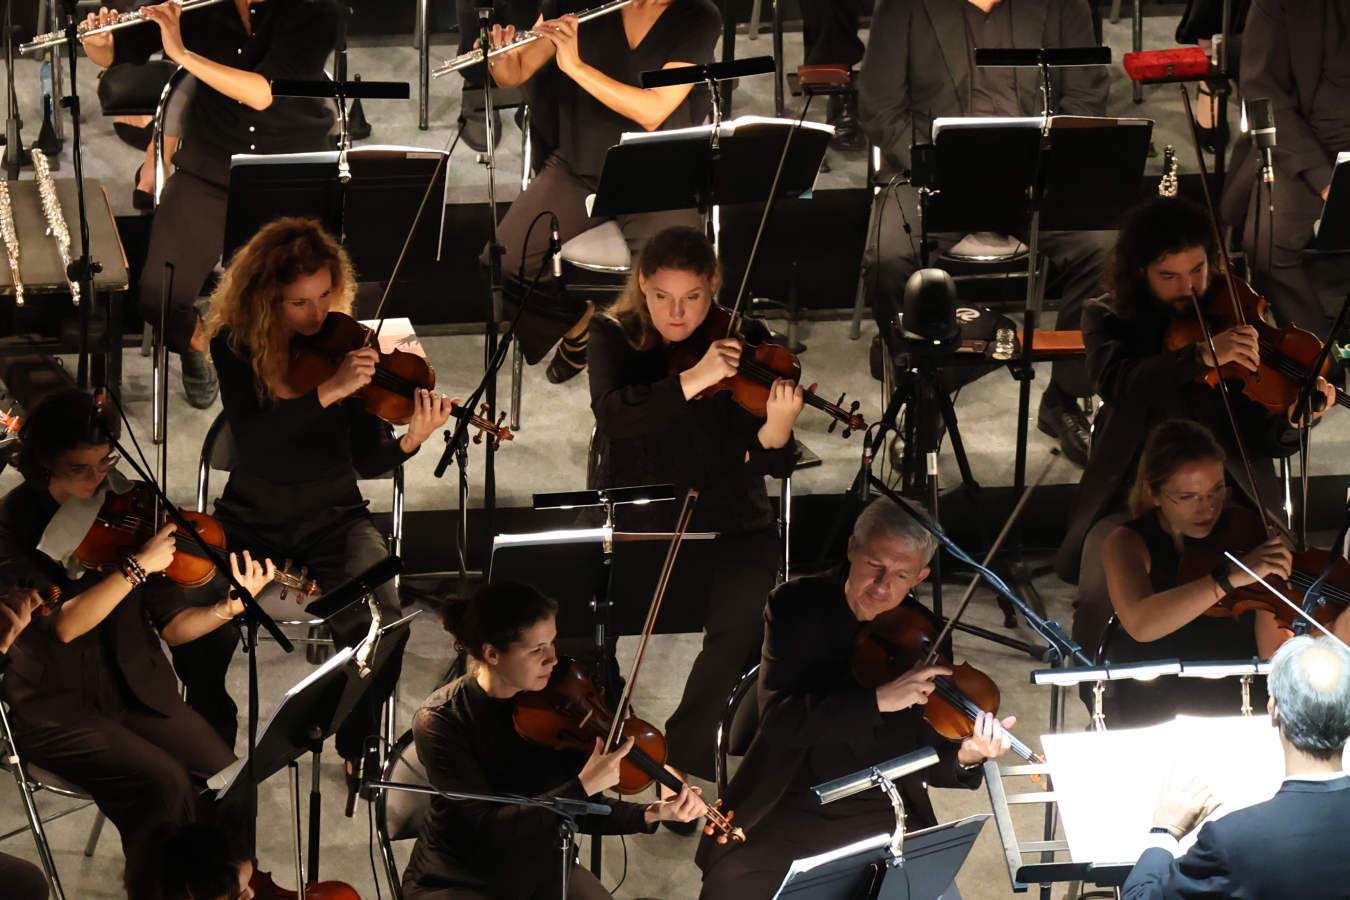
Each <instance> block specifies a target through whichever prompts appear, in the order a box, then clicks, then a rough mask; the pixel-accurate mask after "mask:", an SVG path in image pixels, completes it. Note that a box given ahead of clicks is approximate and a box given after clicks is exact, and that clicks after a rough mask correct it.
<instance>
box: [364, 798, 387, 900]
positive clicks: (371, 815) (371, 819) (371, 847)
mask: <svg viewBox="0 0 1350 900" xmlns="http://www.w3.org/2000/svg"><path fill="white" fill-rule="evenodd" d="M366 822H367V823H368V824H369V836H368V838H367V840H366V850H367V851H369V856H370V880H371V881H373V882H375V900H382V898H383V896H384V895H383V894H382V893H381V892H380V873H379V872H378V871H377V870H376V868H375V801H374V799H370V800H367V801H366Z"/></svg>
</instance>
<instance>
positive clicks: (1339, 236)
mask: <svg viewBox="0 0 1350 900" xmlns="http://www.w3.org/2000/svg"><path fill="white" fill-rule="evenodd" d="M1308 249H1309V250H1311V251H1313V252H1315V253H1346V252H1348V251H1350V153H1346V152H1341V153H1338V154H1336V168H1335V169H1333V170H1332V172H1331V190H1330V191H1328V192H1327V199H1326V202H1325V203H1324V204H1323V205H1322V215H1321V218H1320V219H1319V221H1318V225H1317V233H1316V234H1315V235H1314V236H1313V239H1312V243H1311V244H1309V245H1308Z"/></svg>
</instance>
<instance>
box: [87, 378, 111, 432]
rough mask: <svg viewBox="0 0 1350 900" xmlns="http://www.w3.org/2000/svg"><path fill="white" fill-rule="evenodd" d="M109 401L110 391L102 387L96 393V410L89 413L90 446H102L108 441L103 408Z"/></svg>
mask: <svg viewBox="0 0 1350 900" xmlns="http://www.w3.org/2000/svg"><path fill="white" fill-rule="evenodd" d="M107 400H108V389H107V388H104V387H101V388H97V389H96V390H95V391H94V408H93V409H91V410H90V411H89V431H88V434H87V437H88V439H89V440H88V442H89V443H90V444H95V445H97V444H102V443H105V442H106V441H107V440H108V433H107V429H106V428H104V427H103V406H104V404H105V403H107Z"/></svg>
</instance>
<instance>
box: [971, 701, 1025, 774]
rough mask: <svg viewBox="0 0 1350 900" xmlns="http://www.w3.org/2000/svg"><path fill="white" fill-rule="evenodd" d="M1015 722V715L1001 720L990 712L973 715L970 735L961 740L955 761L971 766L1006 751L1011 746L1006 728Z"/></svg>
mask: <svg viewBox="0 0 1350 900" xmlns="http://www.w3.org/2000/svg"><path fill="white" fill-rule="evenodd" d="M1016 724H1017V716H1008V718H1006V719H1004V720H1003V721H1001V722H1000V721H999V720H998V717H997V716H995V715H994V714H993V713H991V712H982V713H980V714H979V715H978V716H976V717H975V724H974V725H973V726H972V730H971V735H970V737H968V738H966V739H965V740H964V741H962V742H961V749H960V750H957V751H956V761H957V762H959V763H960V764H961V765H963V766H973V765H977V764H979V763H981V762H984V761H985V760H986V759H994V758H996V757H999V756H1002V755H1003V754H1005V753H1007V752H1008V750H1009V748H1011V747H1012V736H1011V735H1009V734H1008V729H1010V728H1012V727H1013V726H1014V725H1016Z"/></svg>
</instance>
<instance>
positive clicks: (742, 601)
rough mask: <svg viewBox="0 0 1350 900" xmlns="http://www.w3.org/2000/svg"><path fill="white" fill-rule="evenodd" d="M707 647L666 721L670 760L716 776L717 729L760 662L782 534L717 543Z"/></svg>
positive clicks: (707, 776)
mask: <svg viewBox="0 0 1350 900" xmlns="http://www.w3.org/2000/svg"><path fill="white" fill-rule="evenodd" d="M712 552H713V554H714V559H712V560H709V561H708V565H709V568H711V570H712V571H713V572H714V573H715V574H714V576H713V585H712V589H711V591H710V592H709V594H708V611H707V614H706V617H705V619H704V626H703V627H704V631H703V646H702V647H701V648H700V649H699V653H698V656H697V657H696V658H695V659H694V665H693V668H692V669H690V671H689V678H688V679H687V680H686V681H685V684H684V694H683V696H681V697H680V703H679V706H677V707H676V708H675V712H674V713H672V714H671V716H670V718H669V719H667V720H666V743H667V745H668V748H669V753H668V755H667V761H668V762H669V763H670V764H671V765H672V766H674V767H675V768H677V769H679V770H680V771H682V772H690V773H693V774H694V775H697V776H699V777H700V778H705V779H711V778H712V777H713V754H714V753H715V752H716V749H717V725H718V723H719V722H720V721H721V719H722V713H723V711H724V710H725V709H726V704H727V698H728V697H729V696H730V695H731V691H732V689H733V688H735V687H736V683H737V682H738V681H739V680H740V678H741V676H742V675H744V674H745V673H746V672H748V671H749V670H750V668H751V666H753V665H755V663H757V662H759V655H760V648H761V646H762V645H763V643H764V602H765V601H766V600H767V599H768V597H769V591H771V590H773V586H774V582H775V580H776V579H777V572H778V553H779V546H778V535H777V534H775V533H774V532H772V531H752V532H748V533H745V534H727V535H722V536H721V537H719V538H718V539H717V541H716V542H715V545H714V548H713V551H712Z"/></svg>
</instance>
